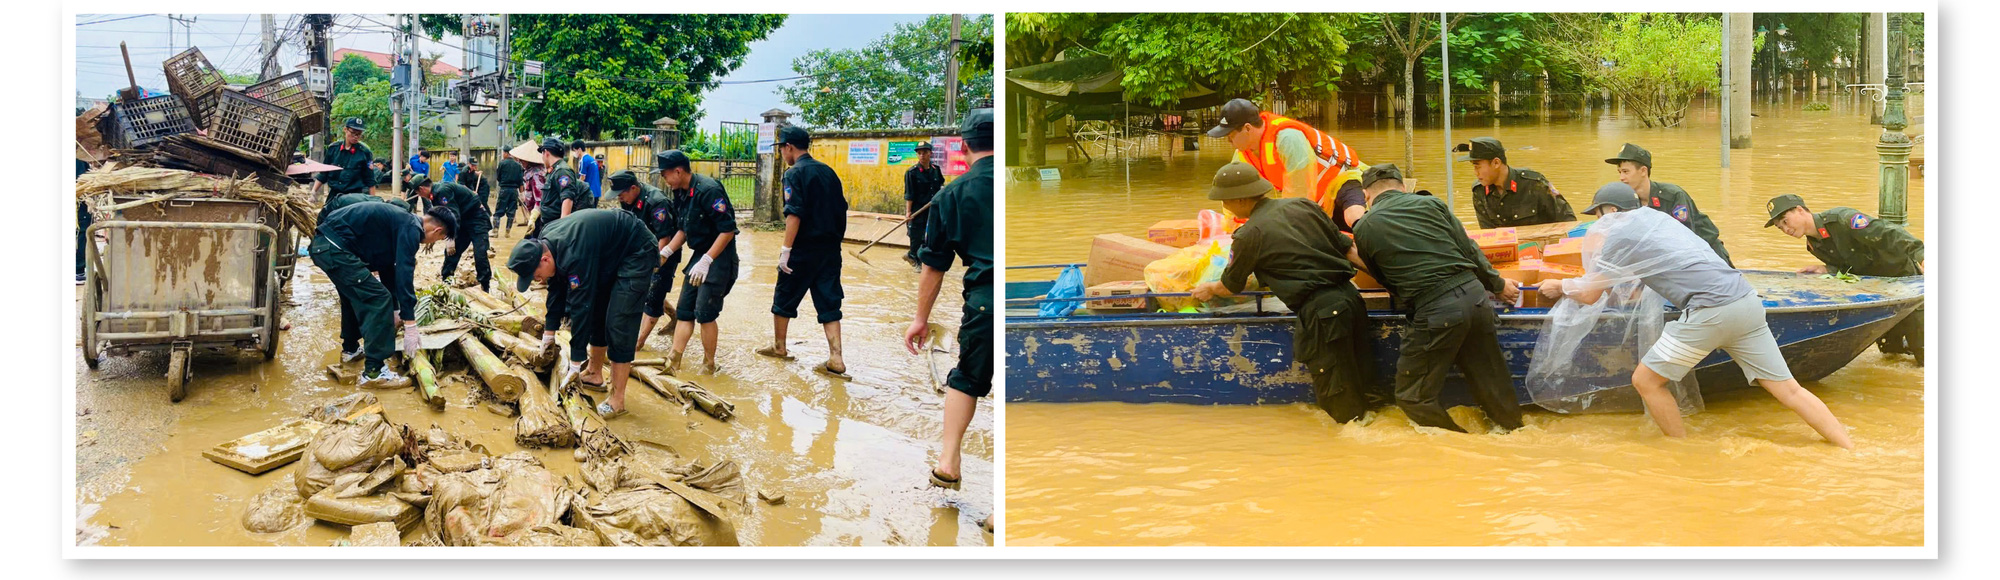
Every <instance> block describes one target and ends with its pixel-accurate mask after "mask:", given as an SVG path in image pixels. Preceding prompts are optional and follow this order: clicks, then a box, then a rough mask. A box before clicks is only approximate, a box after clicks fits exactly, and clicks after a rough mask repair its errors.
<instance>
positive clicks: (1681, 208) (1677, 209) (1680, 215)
mask: <svg viewBox="0 0 2000 580" xmlns="http://www.w3.org/2000/svg"><path fill="white" fill-rule="evenodd" d="M1673 213H1674V219H1677V220H1681V221H1683V222H1685V221H1688V206H1687V205H1685V204H1683V205H1677V206H1674V212H1673Z"/></svg>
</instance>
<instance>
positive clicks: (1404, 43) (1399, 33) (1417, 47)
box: [1363, 12, 1465, 168]
mask: <svg viewBox="0 0 2000 580" xmlns="http://www.w3.org/2000/svg"><path fill="white" fill-rule="evenodd" d="M1427 16H1428V14H1425V13H1421V12H1411V13H1408V14H1393V13H1390V14H1369V15H1366V16H1364V17H1363V18H1365V19H1368V20H1371V21H1373V22H1375V23H1376V24H1377V25H1379V26H1381V28H1382V33H1383V36H1385V37H1386V38H1388V39H1389V45H1390V46H1393V47H1395V49H1396V52H1397V53H1399V54H1400V55H1401V56H1402V57H1403V106H1404V112H1403V167H1410V168H1414V167H1416V158H1417V152H1416V128H1415V126H1414V125H1413V123H1414V122H1415V121H1416V118H1415V117H1416V116H1415V115H1413V114H1410V111H1409V108H1410V106H1411V104H1412V103H1415V102H1416V100H1417V93H1416V91H1417V79H1416V68H1417V61H1418V60H1420V59H1422V58H1423V56H1424V51H1426V50H1429V49H1430V47H1431V45H1433V44H1437V42H1438V37H1439V34H1440V33H1441V31H1440V30H1439V29H1438V28H1436V27H1433V26H1431V24H1435V23H1437V22H1438V21H1437V20H1435V19H1433V20H1425V18H1426V17H1427ZM1463 18H1465V15H1464V14H1458V15H1456V16H1452V17H1451V21H1450V22H1447V23H1445V24H1444V27H1445V28H1446V29H1449V28H1451V27H1452V26H1453V25H1456V24H1458V21H1459V20H1461V19H1463ZM1406 31H1407V32H1406Z"/></svg>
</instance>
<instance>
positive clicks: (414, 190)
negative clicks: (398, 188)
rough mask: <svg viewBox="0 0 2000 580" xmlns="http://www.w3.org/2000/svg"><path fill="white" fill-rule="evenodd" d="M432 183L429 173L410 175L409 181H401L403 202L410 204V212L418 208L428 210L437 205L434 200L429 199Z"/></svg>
mask: <svg viewBox="0 0 2000 580" xmlns="http://www.w3.org/2000/svg"><path fill="white" fill-rule="evenodd" d="M433 185H434V184H433V183H431V176H429V175H423V174H417V175H416V176H415V177H411V178H410V180H409V181H405V182H403V203H404V204H405V205H408V206H410V211H412V212H415V211H417V210H419V209H421V210H424V211H429V210H430V209H431V208H434V207H438V204H437V203H436V202H433V201H431V188H432V187H433Z"/></svg>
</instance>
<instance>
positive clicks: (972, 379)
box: [903, 109, 994, 489]
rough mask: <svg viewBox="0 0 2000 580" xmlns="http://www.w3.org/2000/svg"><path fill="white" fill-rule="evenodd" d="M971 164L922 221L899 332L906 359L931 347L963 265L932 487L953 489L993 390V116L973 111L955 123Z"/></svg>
mask: <svg viewBox="0 0 2000 580" xmlns="http://www.w3.org/2000/svg"><path fill="white" fill-rule="evenodd" d="M958 131H959V135H960V136H961V137H963V138H964V139H965V149H966V153H967V156H968V157H970V158H971V161H972V164H971V165H970V166H969V167H967V168H966V170H965V174H964V175H960V176H958V180H956V181H953V182H952V183H951V185H950V186H948V187H945V188H944V190H943V191H940V192H938V194H937V198H936V199H935V200H934V203H935V204H936V205H935V206H933V207H932V208H931V211H929V212H927V213H926V215H925V219H926V221H929V222H930V223H929V224H928V226H929V227H928V228H926V229H925V230H924V234H925V235H926V236H928V239H925V240H924V243H923V251H922V254H921V255H922V258H923V264H924V269H923V275H922V277H921V279H920V280H919V281H918V282H917V313H916V317H915V319H913V320H911V321H910V328H909V330H908V331H906V332H904V333H903V346H904V347H906V348H908V349H909V350H910V354H919V353H920V352H922V349H928V348H930V343H929V337H930V318H931V308H932V306H934V305H935V304H937V296H938V291H939V289H941V288H943V287H944V274H945V271H947V270H950V269H951V262H952V259H953V258H958V259H961V260H963V261H964V262H965V289H964V297H965V307H964V312H962V313H961V315H960V319H959V326H958V367H957V368H954V369H952V371H951V377H950V378H949V379H948V384H949V385H951V390H950V391H948V392H946V393H945V399H944V447H943V450H942V452H940V453H939V454H938V464H937V467H933V468H931V484H932V485H936V486H940V487H945V488H949V489H958V486H959V478H960V477H961V475H962V472H961V471H960V470H959V460H960V455H959V447H960V443H961V442H962V441H963V439H964V437H965V429H966V426H967V425H970V424H972V413H973V411H974V410H975V409H977V408H978V406H979V401H978V399H979V398H980V397H984V396H986V395H988V394H989V393H991V392H992V390H993V315H994V304H993V110H992V109H974V110H973V111H972V112H971V113H969V114H967V115H966V116H965V119H964V120H962V121H960V122H959V129H958Z"/></svg>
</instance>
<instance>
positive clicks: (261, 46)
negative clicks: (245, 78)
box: [257, 14, 278, 81]
mask: <svg viewBox="0 0 2000 580" xmlns="http://www.w3.org/2000/svg"><path fill="white" fill-rule="evenodd" d="M257 18H258V19H259V20H261V21H262V22H261V24H262V28H263V32H264V34H263V39H262V40H261V41H260V42H258V44H257V49H258V51H259V53H258V54H259V55H260V56H261V57H262V59H263V64H262V65H261V66H258V67H257V80H259V81H268V80H271V79H274V78H277V77H278V19H277V17H275V16H272V15H270V14H261V15H258V17H257Z"/></svg>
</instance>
